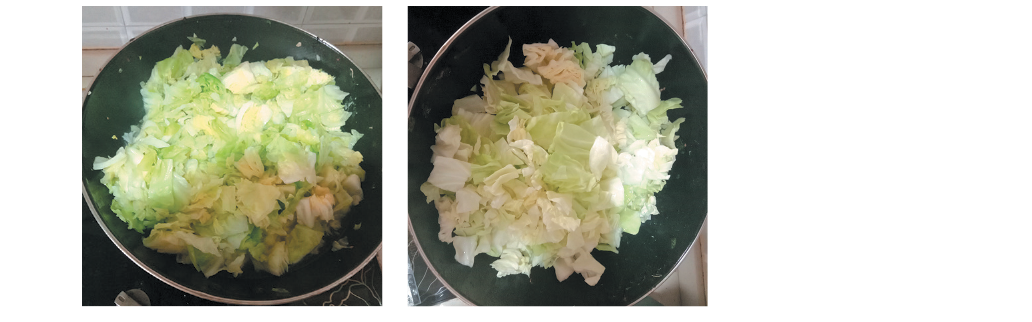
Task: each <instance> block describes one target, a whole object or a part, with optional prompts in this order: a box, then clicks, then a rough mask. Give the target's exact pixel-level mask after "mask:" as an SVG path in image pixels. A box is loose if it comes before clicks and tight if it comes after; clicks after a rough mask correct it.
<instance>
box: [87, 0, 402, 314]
mask: <svg viewBox="0 0 1032 322" xmlns="http://www.w3.org/2000/svg"><path fill="white" fill-rule="evenodd" d="M194 34H196V35H197V36H198V37H199V38H202V39H205V40H207V44H206V46H210V45H216V46H218V47H219V49H221V51H222V53H223V55H225V54H227V53H228V52H229V48H230V45H231V44H232V43H234V41H233V39H234V38H236V41H235V43H237V44H240V45H243V46H246V47H247V48H248V51H247V53H246V54H245V55H244V60H245V61H263V60H270V59H275V58H284V57H287V56H292V57H294V59H298V60H301V59H306V60H308V61H309V63H310V65H311V66H312V67H313V68H317V69H321V70H323V71H326V72H327V73H329V74H330V75H333V76H334V77H336V83H337V85H338V86H340V88H341V90H343V91H344V92H347V93H350V95H348V96H347V98H345V100H344V102H343V103H344V107H345V109H346V110H348V111H350V112H352V113H353V115H352V116H351V118H350V119H349V120H348V121H347V125H345V126H344V131H350V130H351V129H355V130H358V131H359V132H361V133H362V134H364V135H365V136H364V137H363V138H362V139H361V140H359V142H358V144H356V146H355V150H356V151H359V152H361V153H362V155H363V157H364V159H363V162H362V163H361V165H362V168H363V169H365V171H366V180H365V182H363V183H362V188H363V190H364V193H365V199H364V200H363V201H362V202H361V203H360V204H359V205H358V206H356V207H354V208H352V210H351V212H349V213H348V215H347V216H346V218H345V219H344V222H343V225H342V227H343V228H342V230H341V232H342V234H343V235H344V236H347V237H348V241H349V242H350V244H351V245H353V246H354V248H351V249H343V250H340V251H336V252H331V251H330V250H329V246H328V245H329V244H330V243H329V242H327V243H325V245H324V248H323V249H321V251H320V253H319V254H318V255H315V256H310V257H309V258H306V259H305V260H303V261H302V262H300V263H297V264H296V265H294V266H291V267H290V268H289V271H288V272H287V273H286V274H284V275H283V276H280V277H276V276H272V275H270V274H268V273H265V272H256V271H254V270H253V268H251V267H245V269H244V273H243V274H241V275H240V276H238V277H235V278H234V277H233V276H232V275H230V274H228V273H226V272H224V271H223V272H220V273H219V274H216V275H214V276H212V277H209V278H205V277H204V275H203V274H201V273H200V272H197V271H196V270H195V269H194V268H193V266H192V265H184V264H179V263H176V260H175V256H172V255H167V254H160V253H157V252H155V251H153V250H150V249H148V248H146V247H144V246H143V244H142V238H143V237H144V236H142V235H141V234H139V233H137V232H135V231H132V230H129V229H128V228H127V226H126V224H125V223H123V222H122V221H121V220H120V219H118V217H117V216H116V215H115V214H114V213H113V212H112V211H111V209H110V204H111V198H112V197H111V195H110V194H109V193H108V192H107V188H106V187H104V186H103V185H102V184H101V183H100V182H99V180H100V178H101V177H102V172H101V171H96V170H93V161H94V158H96V157H97V156H104V157H109V156H112V155H114V154H115V151H116V150H118V148H119V147H121V146H122V145H124V143H125V142H124V141H123V140H121V137H122V135H123V133H125V132H128V131H129V127H130V126H131V125H135V124H138V123H139V122H140V119H141V118H142V117H143V115H144V111H143V101H142V97H141V95H140V82H143V81H146V80H147V79H148V77H149V76H150V73H151V69H152V68H153V67H154V64H155V63H157V62H158V61H160V60H163V59H165V58H168V57H169V56H171V55H172V53H173V51H174V50H175V49H176V46H183V48H189V46H190V44H191V42H190V41H189V40H188V39H187V37H189V36H192V35H194ZM255 43H258V48H256V49H253V50H252V49H251V48H252V47H253V46H254V44H255ZM298 43H301V46H300V47H298V46H297V44H298ZM317 56H318V59H317ZM380 108H381V96H380V93H379V91H377V89H376V87H375V86H374V85H373V83H372V82H371V81H370V80H369V79H368V78H367V77H366V76H365V74H363V73H362V71H361V70H359V68H358V67H357V66H355V64H354V63H353V62H351V61H350V60H349V59H348V58H347V57H345V56H344V55H343V54H341V53H340V52H339V51H337V49H336V48H334V47H332V46H330V45H329V44H327V43H325V42H322V41H320V40H319V39H318V37H316V36H314V35H312V34H309V33H307V32H304V31H302V30H300V29H297V28H295V27H292V26H289V25H286V24H283V23H280V22H276V21H271V20H268V19H265V18H259V17H253V16H239V15H210V16H198V17H191V18H185V19H182V20H177V21H174V22H171V23H168V24H166V25H163V26H160V27H157V28H156V29H154V30H151V31H150V32H148V33H146V34H144V35H142V36H140V37H139V38H137V39H135V40H133V41H131V42H130V43H128V44H127V45H126V46H125V47H124V48H123V49H122V50H121V51H119V52H118V54H116V55H115V56H114V57H113V58H112V59H111V61H110V62H108V64H107V66H105V67H104V69H103V70H102V71H101V72H100V74H99V75H98V76H97V78H96V80H95V81H94V82H93V86H92V87H91V88H90V92H89V95H88V96H87V98H86V100H85V101H84V102H83V114H82V119H83V122H82V124H83V125H82V137H83V140H82V153H83V154H82V174H83V186H84V192H83V194H84V198H86V199H87V201H89V202H91V203H92V205H93V209H94V210H95V212H96V217H97V219H98V220H99V222H100V224H101V226H104V227H105V229H106V231H107V232H108V233H109V236H111V237H112V239H113V241H114V242H115V243H116V244H121V246H122V247H123V248H124V252H127V255H128V256H130V258H133V259H134V261H135V262H137V263H138V264H139V265H140V266H141V267H142V268H144V269H145V270H148V271H149V272H151V273H152V274H153V275H155V277H158V278H159V279H162V280H165V281H167V282H169V283H170V284H172V285H173V286H176V287H177V288H179V289H180V290H183V291H184V292H188V293H191V294H194V295H197V296H200V297H203V298H207V299H210V300H215V301H221V302H229V303H239V304H275V303H285V302H288V301H293V300H299V299H301V298H304V297H307V296H309V295H313V294H318V293H319V292H321V291H325V290H326V289H328V288H329V287H332V286H334V285H336V284H338V283H339V282H343V281H344V280H345V279H347V277H348V276H350V274H351V273H352V272H353V271H355V270H356V269H358V268H360V267H361V266H362V265H363V264H364V263H366V262H367V261H369V260H370V259H371V258H372V256H373V254H374V252H375V251H376V249H377V248H378V247H379V246H380V242H381V238H382V233H383V231H382V220H381V218H382V217H381V206H382V204H381V200H382V199H381V197H382V191H381V187H382V186H383V185H382V184H381V155H382V152H381V151H382V146H380V142H381V132H382V129H381V125H382V121H381V116H382V113H381V112H380V111H381V110H380ZM112 135H117V136H118V137H119V138H120V139H119V140H113V139H111V136H112ZM359 223H361V228H360V229H358V230H355V229H353V226H354V225H355V224H359ZM313 292H314V293H313Z"/></svg>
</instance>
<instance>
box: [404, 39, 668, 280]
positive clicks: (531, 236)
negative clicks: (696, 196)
mask: <svg viewBox="0 0 1032 322" xmlns="http://www.w3.org/2000/svg"><path fill="white" fill-rule="evenodd" d="M511 45H512V40H511V39H510V40H509V43H508V44H507V45H506V47H505V50H504V51H503V52H502V53H501V55H500V56H499V57H498V60H496V61H494V62H492V63H491V64H484V76H483V77H482V78H481V79H480V89H481V90H482V93H483V95H478V94H476V93H473V94H471V95H469V96H466V97H463V98H460V99H458V100H455V102H454V104H453V106H452V116H451V117H449V118H446V119H444V120H443V121H442V122H441V124H439V125H435V127H434V128H435V131H436V133H437V136H436V142H435V144H434V145H433V146H432V147H431V149H432V150H433V157H432V159H431V160H430V161H431V162H432V163H433V165H434V168H433V170H432V171H431V173H430V176H429V178H428V179H427V181H426V182H425V183H423V184H422V186H421V187H420V190H421V191H422V192H423V193H424V194H425V195H426V202H427V203H430V202H434V205H435V207H436V208H437V211H438V213H439V217H438V222H439V224H440V232H439V234H438V238H439V239H440V240H441V241H443V242H447V243H452V244H453V245H454V247H455V259H456V260H457V261H458V262H459V263H461V264H463V265H466V266H470V267H472V266H473V260H474V258H475V257H476V256H477V255H478V254H482V253H484V254H487V255H489V256H492V257H496V258H497V259H496V260H494V262H493V263H491V267H493V268H494V269H496V270H497V271H498V273H497V276H498V277H503V276H506V275H511V274H525V275H528V276H529V275H530V270H531V268H532V267H535V266H541V267H544V268H549V267H555V272H556V277H557V278H558V280H559V281H563V280H565V279H566V278H568V277H569V276H570V275H572V274H573V273H578V274H581V275H582V277H583V278H584V280H585V282H586V283H587V284H590V285H595V284H596V283H598V281H599V279H600V278H601V276H602V273H603V272H604V271H605V267H603V266H602V264H600V263H599V262H598V261H597V260H595V258H594V257H593V256H592V255H591V252H592V250H594V249H598V250H600V251H611V252H614V253H616V252H618V249H617V248H618V247H619V246H620V236H621V234H623V233H625V232H626V233H629V234H632V235H633V234H637V233H638V229H639V227H640V226H641V224H642V223H644V222H645V221H647V220H649V219H650V218H651V217H652V216H654V215H658V214H659V210H658V209H656V198H655V196H654V194H655V193H656V192H659V191H660V190H662V189H663V186H664V185H665V183H666V180H667V179H668V178H669V175H668V172H669V171H670V169H671V167H672V166H673V163H674V157H675V156H676V155H677V148H676V147H675V146H674V141H675V140H676V139H677V135H676V133H677V130H678V129H679V128H680V126H681V123H682V122H684V118H679V119H677V120H675V121H673V122H671V121H670V120H669V119H668V118H667V111H668V110H671V109H676V108H681V107H682V106H681V100H680V99H678V98H670V99H667V100H661V99H660V91H661V89H660V87H659V83H658V81H657V80H656V74H658V73H661V72H662V71H663V69H664V68H665V67H666V64H667V62H669V61H670V58H671V56H670V55H667V56H666V57H664V58H663V59H660V60H659V61H658V62H656V63H653V62H652V60H651V58H650V57H649V55H647V54H645V53H639V54H637V55H635V56H633V58H632V62H631V64H630V65H615V66H610V64H611V63H612V61H613V53H614V52H615V50H616V48H615V47H613V46H609V45H605V44H599V45H597V46H596V47H595V51H592V50H591V47H590V46H589V45H588V44H587V43H581V44H576V43H574V44H573V46H572V47H570V48H565V47H560V46H559V45H558V44H556V43H555V42H554V41H553V40H549V41H548V43H535V44H525V45H523V54H524V56H525V57H526V59H525V61H524V64H523V67H518V68H517V67H515V66H514V65H513V64H512V63H511V62H510V61H509V50H510V46H511ZM475 89H476V86H474V89H473V90H475Z"/></svg>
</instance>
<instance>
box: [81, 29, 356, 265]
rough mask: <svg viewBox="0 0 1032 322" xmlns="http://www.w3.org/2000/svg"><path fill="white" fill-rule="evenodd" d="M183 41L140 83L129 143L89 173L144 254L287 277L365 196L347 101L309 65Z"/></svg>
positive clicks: (237, 48) (325, 76)
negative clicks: (139, 239) (139, 105)
mask: <svg viewBox="0 0 1032 322" xmlns="http://www.w3.org/2000/svg"><path fill="white" fill-rule="evenodd" d="M189 39H190V40H191V41H192V42H193V45H192V46H190V48H189V49H183V47H182V46H180V47H178V48H176V50H175V52H174V53H173V54H172V57H169V58H167V59H165V60H162V61H160V62H158V63H157V64H156V65H155V66H154V69H153V70H152V71H151V76H150V79H148V80H147V81H146V82H142V83H141V86H142V89H141V90H140V93H141V94H142V95H143V105H144V109H145V111H146V115H145V116H144V118H143V120H142V121H141V124H140V125H139V126H137V125H133V126H132V127H131V128H130V132H129V133H126V134H125V135H124V139H125V141H126V145H125V146H123V147H121V148H119V149H118V151H117V152H116V153H115V155H114V156H112V157H110V158H105V157H97V158H96V160H95V161H94V164H93V168H94V169H96V170H103V178H102V179H101V182H102V183H103V184H104V185H106V186H107V188H108V191H109V192H110V193H111V194H112V196H113V197H114V198H113V201H112V203H111V210H112V211H114V212H115V214H117V215H118V217H119V218H120V219H121V220H122V221H124V222H126V223H127V224H128V225H129V228H130V229H133V230H136V231H138V232H140V233H141V234H144V235H145V236H146V237H145V238H144V239H143V244H144V245H145V246H146V247H148V248H151V249H154V250H156V251H158V252H161V253H168V254H175V255H177V260H178V261H179V262H180V263H183V264H191V265H193V266H194V267H195V268H196V269H197V270H198V271H200V272H202V273H203V274H204V276H205V277H210V276H212V275H215V274H216V273H218V272H220V271H227V272H229V273H231V274H233V276H237V275H239V274H241V273H243V269H242V268H243V266H244V264H246V263H251V264H252V265H253V267H254V268H255V269H256V270H261V271H267V272H269V273H271V274H273V275H276V276H279V275H282V274H283V273H285V272H286V271H287V269H288V266H289V265H292V264H294V263H297V262H299V261H300V260H301V259H302V258H304V257H305V256H306V255H308V254H310V253H316V252H318V249H319V248H320V245H322V244H323V236H333V235H334V234H336V232H337V230H338V229H339V228H340V226H341V219H342V218H343V217H344V215H345V214H346V213H347V212H348V210H350V208H351V207H352V206H355V205H357V204H358V203H359V202H360V201H361V200H362V187H361V181H362V180H364V179H365V171H363V170H362V168H361V167H360V166H359V163H360V162H362V154H361V153H359V152H357V151H354V150H352V149H353V148H354V146H355V142H356V141H357V140H358V139H359V138H361V137H362V134H360V133H358V132H356V131H354V130H352V131H351V132H342V130H341V127H342V126H343V125H344V122H345V121H347V119H348V117H349V116H350V115H351V113H350V112H347V111H345V110H344V108H343V105H342V101H343V100H344V98H345V97H346V96H347V95H348V93H345V92H343V91H341V90H340V88H339V87H338V86H337V85H335V81H334V77H333V76H330V75H329V74H327V73H325V72H323V71H321V70H318V69H313V68H311V67H309V66H308V62H307V61H305V60H294V59H293V58H292V57H286V58H283V59H273V60H269V61H262V62H245V61H242V58H243V55H244V53H245V52H247V47H244V46H240V45H237V44H233V45H232V46H231V47H230V50H229V54H228V55H226V57H225V58H222V56H221V53H220V51H219V48H218V47H215V46H211V47H209V48H207V49H202V47H203V46H204V42H205V41H204V40H203V39H200V38H197V37H196V36H194V37H189ZM334 239H335V238H334Z"/></svg>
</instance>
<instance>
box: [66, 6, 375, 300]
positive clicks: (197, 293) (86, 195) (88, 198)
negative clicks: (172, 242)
mask: <svg viewBox="0 0 1032 322" xmlns="http://www.w3.org/2000/svg"><path fill="white" fill-rule="evenodd" d="M212 16H220V17H241V16H242V17H251V18H260V19H266V20H269V21H273V22H276V23H279V24H281V25H283V26H286V27H288V28H293V29H295V30H297V31H300V32H301V33H302V34H305V35H308V36H310V37H312V38H314V39H315V40H316V41H317V42H318V43H320V44H322V45H324V46H326V47H329V48H330V49H332V50H333V51H335V52H337V53H338V54H340V55H341V56H343V57H344V58H345V59H347V60H348V61H349V62H351V63H352V64H354V60H352V59H351V57H348V55H346V54H344V52H343V51H341V50H340V48H337V46H334V45H333V44H331V43H330V42H329V41H326V40H325V39H323V38H322V37H319V36H317V35H315V34H313V33H311V32H309V31H307V30H304V29H301V28H298V27H295V26H293V25H290V24H288V23H284V22H282V21H279V20H277V19H272V18H267V17H263V16H258V15H251V14H220V13H214V14H200V15H191V16H189V17H183V18H180V19H174V20H169V21H166V22H164V23H161V24H159V25H156V26H154V27H152V28H150V29H147V31H145V32H143V33H141V34H140V35H139V36H136V37H133V38H131V39H129V41H127V42H126V43H125V44H123V45H122V46H121V47H119V48H118V51H117V52H116V53H115V54H114V55H112V56H111V58H108V60H107V61H106V62H104V67H103V68H102V69H101V70H104V69H106V68H107V67H108V65H109V64H110V63H111V61H112V60H113V59H114V58H115V56H118V54H119V53H121V52H122V51H123V50H125V48H126V47H127V46H129V45H130V44H132V43H133V42H135V41H137V40H138V39H140V38H142V37H144V36H147V35H148V34H150V33H151V32H153V31H155V30H157V29H159V28H161V27H165V26H168V25H171V24H175V23H181V22H184V21H188V20H191V19H197V18H202V17H212ZM355 69H357V70H358V71H359V73H361V74H362V77H365V78H366V80H368V81H369V83H370V84H371V85H372V86H373V89H375V90H376V94H377V95H379V96H380V97H381V99H382V98H383V92H382V90H381V89H380V86H377V85H376V83H375V82H373V80H372V79H371V78H369V74H367V73H366V72H365V70H363V69H362V68H361V67H358V65H355ZM98 76H99V74H98ZM96 85H97V82H96V79H94V81H93V83H92V84H90V89H89V90H88V91H87V94H86V98H85V99H83V102H82V111H83V112H85V111H86V101H87V99H89V97H90V95H91V92H93V88H94V86H96ZM381 86H382V85H381ZM82 196H83V199H85V201H86V204H87V206H88V207H89V208H90V212H91V213H93V218H94V219H96V220H97V224H99V225H100V228H101V229H103V230H104V234H105V235H107V237H108V239H110V240H111V241H112V243H114V244H115V246H117V247H118V249H119V250H120V251H121V252H122V254H124V255H126V257H128V258H129V259H130V260H131V261H132V262H133V263H135V264H136V266H138V267H140V268H141V269H143V270H144V271H146V272H147V273H148V274H150V275H151V276H153V277H154V278H157V279H158V280H160V281H162V282H164V283H165V284H168V285H170V286H172V287H175V288H176V289H178V290H180V291H183V292H185V293H187V294H190V295H193V296H196V297H199V298H202V299H205V300H209V301H214V302H219V303H226V304H234V305H279V304H286V303H290V302H295V301H300V300H303V299H306V298H309V297H312V296H315V295H318V294H322V293H325V292H326V291H329V290H331V289H333V288H334V287H336V286H337V285H340V284H341V283H344V282H345V281H347V280H348V279H350V278H351V277H352V276H355V274H358V272H359V271H361V270H362V269H363V268H365V267H366V265H369V262H370V261H372V260H373V258H375V257H376V254H377V253H379V252H380V251H381V250H382V249H383V237H382V236H381V237H380V243H379V244H377V246H376V248H375V249H374V250H373V252H372V253H370V255H369V256H366V258H365V259H364V260H362V262H361V263H360V265H358V266H357V267H355V268H354V269H352V270H351V271H350V272H348V273H347V274H345V275H344V276H343V277H341V278H340V279H338V280H336V281H333V282H331V283H329V284H327V285H326V286H323V287H322V288H319V289H317V290H314V291H311V292H308V293H304V294H301V295H296V296H292V297H288V298H282V299H275V300H240V299H233V298H226V297H221V296H216V295H211V294H208V293H205V292H202V291H198V290H194V289H192V288H190V287H187V286H185V285H182V284H179V283H176V282H175V281H172V280H171V279H168V278H166V277H165V276H163V275H161V274H160V273H158V272H157V271H156V270H154V269H152V268H150V267H149V266H147V265H146V264H144V263H143V262H142V261H141V260H140V259H139V258H136V256H135V255H133V254H132V252H130V251H129V250H128V249H127V248H125V245H122V243H121V242H119V241H118V239H117V238H115V235H114V234H113V233H112V232H111V230H110V229H109V228H108V226H107V224H105V223H104V220H103V218H101V217H100V214H99V213H98V212H97V209H96V206H95V205H94V204H93V198H92V197H91V196H90V194H89V192H88V191H87V190H86V178H85V177H83V181H82ZM381 220H382V219H381Z"/></svg>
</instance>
